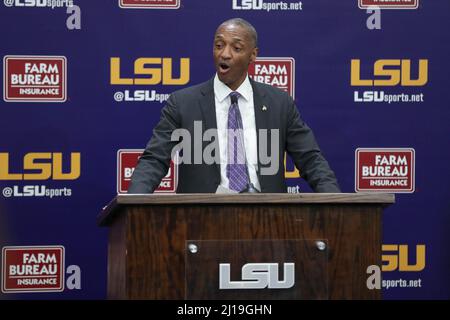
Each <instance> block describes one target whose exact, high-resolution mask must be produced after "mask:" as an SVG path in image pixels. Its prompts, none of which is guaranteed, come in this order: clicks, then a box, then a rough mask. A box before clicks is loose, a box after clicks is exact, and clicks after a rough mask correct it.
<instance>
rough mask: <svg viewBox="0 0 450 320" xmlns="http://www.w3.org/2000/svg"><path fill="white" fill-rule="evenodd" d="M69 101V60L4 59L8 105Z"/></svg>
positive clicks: (48, 58) (7, 57)
mask: <svg viewBox="0 0 450 320" xmlns="http://www.w3.org/2000/svg"><path fill="white" fill-rule="evenodd" d="M66 99H67V59H66V57H64V56H13V55H8V56H4V58H3V100H5V101H6V102H64V101H66Z"/></svg>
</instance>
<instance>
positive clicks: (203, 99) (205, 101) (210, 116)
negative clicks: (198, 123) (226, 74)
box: [200, 80, 217, 130]
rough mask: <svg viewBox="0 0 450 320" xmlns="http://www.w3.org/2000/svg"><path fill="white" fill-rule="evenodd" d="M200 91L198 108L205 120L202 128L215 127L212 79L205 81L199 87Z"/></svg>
mask: <svg viewBox="0 0 450 320" xmlns="http://www.w3.org/2000/svg"><path fill="white" fill-rule="evenodd" d="M200 93H201V96H200V108H201V110H202V115H203V120H204V121H205V123H204V126H203V130H208V129H217V120H216V102H215V98H214V84H213V80H209V81H208V82H206V84H205V85H204V86H203V87H202V88H201V89H200Z"/></svg>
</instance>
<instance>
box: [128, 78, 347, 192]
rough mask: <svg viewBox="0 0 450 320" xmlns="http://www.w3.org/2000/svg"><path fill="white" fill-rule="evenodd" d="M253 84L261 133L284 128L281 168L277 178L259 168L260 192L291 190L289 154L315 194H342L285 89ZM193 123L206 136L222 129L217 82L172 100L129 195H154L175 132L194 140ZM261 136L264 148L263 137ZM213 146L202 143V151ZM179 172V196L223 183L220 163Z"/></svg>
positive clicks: (182, 168)
mask: <svg viewBox="0 0 450 320" xmlns="http://www.w3.org/2000/svg"><path fill="white" fill-rule="evenodd" d="M250 82H251V84H252V87H253V99H254V106H255V123H256V130H257V132H258V130H259V129H269V130H270V129H279V133H280V134H279V150H277V152H278V153H279V157H278V159H279V164H278V168H279V169H278V172H277V173H276V174H274V175H261V170H258V178H259V182H260V185H261V192H268V193H270V192H274V193H282V192H286V191H287V188H286V184H285V179H284V152H285V151H287V152H288V153H289V155H290V156H291V157H292V159H293V160H294V162H295V165H296V167H297V168H298V169H299V170H300V174H301V176H302V177H303V178H304V179H305V180H306V181H307V182H308V184H309V185H310V186H311V188H312V189H313V190H314V191H315V192H340V190H339V186H338V183H337V181H336V177H335V175H334V173H333V171H332V170H331V169H330V167H329V165H328V162H327V161H326V160H325V159H324V157H323V156H322V153H321V152H320V149H319V146H318V145H317V143H316V140H315V138H314V135H313V133H312V131H311V129H310V128H309V127H308V126H307V125H306V124H305V123H304V122H303V120H302V119H301V117H300V115H299V112H298V110H297V107H296V106H295V104H294V101H293V100H292V98H291V97H290V96H289V95H288V94H287V93H286V92H284V91H282V90H280V89H277V88H274V87H272V86H269V85H266V84H262V83H259V82H255V81H252V80H250ZM263 106H266V108H265V109H266V110H263ZM194 121H202V130H203V131H202V132H205V131H206V130H207V129H211V128H217V124H216V111H215V98H214V87H213V79H211V80H209V81H207V82H205V83H202V84H199V85H196V86H192V87H188V88H185V89H182V90H179V91H176V92H174V93H173V94H172V95H171V96H170V97H169V99H168V100H167V104H166V105H165V106H164V108H163V109H162V111H161V119H160V121H159V123H158V124H157V125H156V127H155V128H154V130H153V136H152V138H151V139H150V141H149V143H148V144H147V147H146V149H145V151H144V153H143V154H142V156H141V158H140V160H139V162H138V165H137V167H136V168H135V170H134V173H133V175H132V178H131V184H130V187H129V189H128V193H151V192H153V191H154V190H155V189H156V188H157V187H158V186H159V183H160V181H161V179H162V178H163V177H164V176H165V175H166V174H167V171H168V168H169V163H170V159H171V151H172V148H173V147H174V146H175V145H176V144H178V142H177V141H171V134H172V131H173V130H174V129H177V128H185V129H187V130H188V131H189V132H190V133H191V135H192V136H193V135H194ZM257 137H258V144H259V136H258V134H257ZM269 137H270V135H269ZM197 141H198V140H197ZM269 142H270V139H269ZM209 143H211V142H210V141H205V142H202V144H203V148H204V147H205V146H206V145H208V144H209ZM269 146H270V144H269ZM269 150H270V148H269ZM192 157H193V156H192ZM258 162H259V163H258V165H259V168H260V169H261V168H262V167H263V164H262V163H261V161H260V159H259V157H258ZM267 166H269V165H267ZM178 169H179V171H178V177H179V179H178V188H177V193H214V192H216V189H217V187H218V185H219V184H220V180H221V178H220V164H205V163H202V164H180V165H179V167H178Z"/></svg>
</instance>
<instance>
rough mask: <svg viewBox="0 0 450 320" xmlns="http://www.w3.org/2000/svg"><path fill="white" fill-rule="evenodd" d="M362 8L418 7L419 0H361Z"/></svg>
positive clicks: (359, 2)
mask: <svg viewBox="0 0 450 320" xmlns="http://www.w3.org/2000/svg"><path fill="white" fill-rule="evenodd" d="M358 6H359V8H360V9H368V8H369V7H374V6H376V7H379V8H380V9H417V8H418V7H419V0H400V1H399V0H359V1H358Z"/></svg>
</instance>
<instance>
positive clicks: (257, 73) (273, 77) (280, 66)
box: [248, 57, 295, 99]
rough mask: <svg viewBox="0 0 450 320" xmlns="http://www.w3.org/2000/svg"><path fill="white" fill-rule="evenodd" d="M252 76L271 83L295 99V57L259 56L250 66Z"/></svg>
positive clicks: (256, 79)
mask: <svg viewBox="0 0 450 320" xmlns="http://www.w3.org/2000/svg"><path fill="white" fill-rule="evenodd" d="M248 74H249V76H250V78H252V79H253V80H255V81H257V82H262V83H265V84H269V85H271V86H274V87H277V88H279V89H281V90H283V91H286V92H287V93H289V94H290V96H291V97H292V99H295V97H294V94H295V59H294V58H291V57H288V58H282V57H260V58H259V57H258V58H256V61H255V62H254V63H252V64H251V65H250V66H249V68H248Z"/></svg>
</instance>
